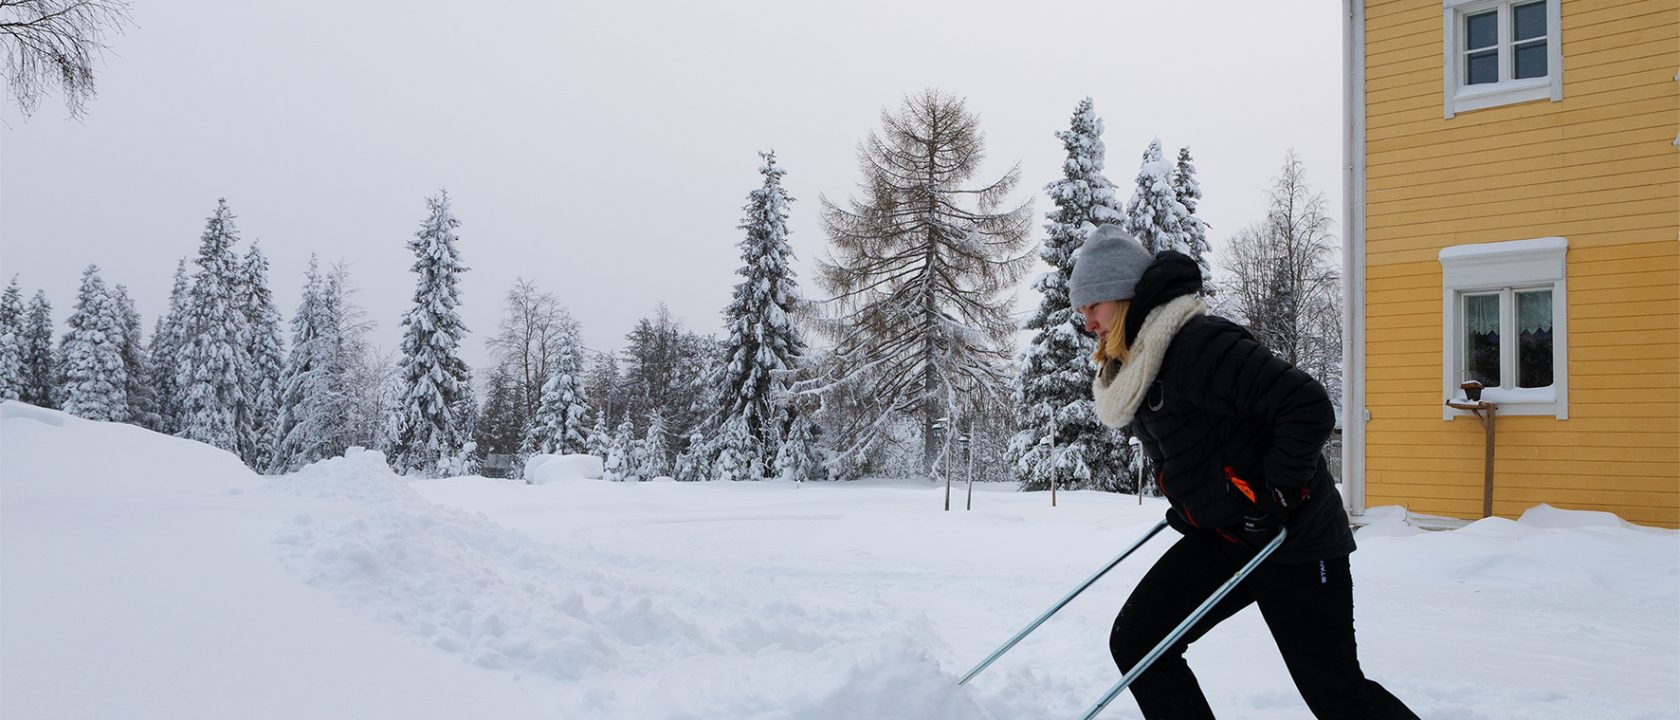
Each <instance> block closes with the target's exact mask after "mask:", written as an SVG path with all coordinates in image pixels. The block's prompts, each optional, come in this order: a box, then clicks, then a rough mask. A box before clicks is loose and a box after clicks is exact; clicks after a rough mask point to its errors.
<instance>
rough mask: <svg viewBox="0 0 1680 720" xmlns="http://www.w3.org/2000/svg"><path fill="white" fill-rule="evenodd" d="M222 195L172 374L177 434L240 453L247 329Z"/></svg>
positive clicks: (233, 232)
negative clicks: (178, 417) (174, 373)
mask: <svg viewBox="0 0 1680 720" xmlns="http://www.w3.org/2000/svg"><path fill="white" fill-rule="evenodd" d="M233 221H234V215H233V212H232V211H231V210H229V209H228V205H227V200H226V199H220V200H217V201H216V211H215V213H213V214H212V215H211V216H210V218H209V220H207V221H206V222H205V227H204V235H203V236H202V237H201V239H200V242H199V247H198V257H197V258H196V259H194V260H193V262H194V264H196V265H198V270H196V271H195V272H194V273H193V278H192V288H191V289H190V290H189V291H188V292H187V301H186V303H185V305H184V306H183V307H182V314H181V337H182V342H181V346H180V348H179V352H180V357H179V359H178V361H177V363H178V366H177V372H176V376H175V382H176V392H178V393H179V400H178V405H177V408H178V410H179V412H180V420H181V425H180V428H179V429H178V430H177V431H176V434H177V435H179V436H181V437H184V438H187V439H189V440H197V441H199V442H202V443H205V444H208V445H212V446H215V447H218V448H221V449H223V450H228V451H232V452H234V453H238V452H240V451H241V450H242V449H244V445H243V444H242V440H243V439H244V438H246V437H249V435H248V424H247V419H246V418H245V417H244V416H243V414H242V410H243V408H244V407H245V381H244V378H245V375H246V373H247V372H248V369H249V365H250V363H249V360H248V358H247V357H246V352H245V348H246V346H247V345H246V342H247V341H246V338H247V334H248V332H249V330H248V327H247V324H246V322H245V313H244V310H243V308H242V306H241V300H240V297H239V293H240V286H241V285H242V284H243V283H242V282H241V277H240V276H241V273H240V268H239V259H238V257H236V256H235V255H234V254H233V245H234V243H236V242H238V241H239V231H238V230H237V229H236V228H235V227H234V224H233Z"/></svg>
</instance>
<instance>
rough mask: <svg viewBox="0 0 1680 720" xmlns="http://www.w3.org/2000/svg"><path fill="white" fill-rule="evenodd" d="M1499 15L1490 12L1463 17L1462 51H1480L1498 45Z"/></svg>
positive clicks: (1496, 12)
mask: <svg viewBox="0 0 1680 720" xmlns="http://www.w3.org/2000/svg"><path fill="white" fill-rule="evenodd" d="M1498 23H1499V13H1498V11H1494V10H1490V11H1488V12H1485V13H1478V14H1476V15H1466V16H1465V17H1464V49H1465V50H1480V49H1482V48H1485V47H1493V46H1495V45H1498V44H1499V24H1498Z"/></svg>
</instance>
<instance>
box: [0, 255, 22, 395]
mask: <svg viewBox="0 0 1680 720" xmlns="http://www.w3.org/2000/svg"><path fill="white" fill-rule="evenodd" d="M22 392H23V291H22V290H21V289H19V288H18V281H17V276H15V275H14V276H12V282H11V284H10V285H7V286H6V291H5V292H4V293H3V294H0V400H16V399H18V397H19V396H20V395H21V394H22Z"/></svg>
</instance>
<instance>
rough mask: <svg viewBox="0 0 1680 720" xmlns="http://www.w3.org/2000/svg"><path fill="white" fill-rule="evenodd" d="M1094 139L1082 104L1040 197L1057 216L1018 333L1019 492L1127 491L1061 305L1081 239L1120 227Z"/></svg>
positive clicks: (1084, 351) (1112, 437) (1079, 330)
mask: <svg viewBox="0 0 1680 720" xmlns="http://www.w3.org/2000/svg"><path fill="white" fill-rule="evenodd" d="M1102 132H1103V123H1102V119H1101V118H1100V117H1098V116H1097V113H1096V110H1095V108H1094V107H1093V104H1092V102H1091V98H1085V99H1083V100H1081V101H1080V102H1079V104H1078V105H1077V106H1076V107H1075V108H1074V111H1073V118H1072V120H1071V122H1070V124H1069V127H1068V129H1066V130H1059V131H1057V132H1056V137H1057V138H1058V139H1060V140H1061V141H1062V147H1063V149H1064V150H1066V152H1067V158H1066V159H1065V160H1063V161H1062V177H1060V178H1058V179H1056V180H1054V181H1052V182H1050V183H1049V184H1048V185H1046V186H1045V187H1044V190H1045V192H1046V193H1048V194H1049V195H1050V200H1051V201H1052V202H1054V203H1055V205H1056V209H1055V210H1052V211H1051V212H1049V213H1047V214H1046V215H1045V218H1046V219H1047V220H1049V222H1048V223H1045V225H1044V230H1045V238H1044V243H1043V245H1041V246H1040V248H1039V253H1038V254H1039V257H1040V258H1042V259H1043V260H1044V262H1045V264H1047V265H1049V266H1050V272H1048V273H1045V274H1044V275H1042V276H1040V277H1039V279H1038V281H1037V282H1035V283H1034V284H1033V288H1034V289H1035V290H1038V292H1039V294H1040V295H1041V296H1042V297H1041V299H1040V300H1039V304H1038V311H1037V312H1036V313H1034V314H1033V316H1032V318H1031V319H1029V320H1028V321H1027V324H1026V327H1027V329H1029V330H1032V331H1033V338H1032V342H1031V344H1030V345H1028V346H1027V349H1026V350H1025V352H1023V353H1022V357H1021V371H1020V374H1019V377H1018V378H1017V381H1016V382H1017V385H1016V399H1017V402H1018V404H1019V406H1020V414H1019V417H1018V419H1017V423H1018V425H1017V430H1016V433H1015V435H1014V436H1013V437H1012V438H1011V439H1010V441H1009V446H1008V448H1009V449H1008V455H1007V457H1008V458H1009V460H1010V462H1011V464H1012V465H1013V467H1014V471H1015V472H1014V475H1015V478H1016V480H1017V481H1018V482H1019V483H1020V485H1021V489H1023V490H1048V489H1050V486H1051V480H1052V477H1054V478H1055V479H1056V481H1057V482H1059V483H1060V484H1061V485H1063V486H1065V487H1069V488H1102V489H1107V490H1117V489H1121V488H1130V487H1133V486H1134V485H1135V483H1134V482H1133V479H1132V475H1131V474H1130V473H1128V472H1126V468H1127V467H1128V464H1127V463H1126V452H1127V447H1128V446H1127V445H1126V444H1125V439H1124V438H1122V437H1119V436H1117V435H1116V434H1115V433H1113V432H1112V431H1110V430H1109V429H1108V428H1107V427H1105V426H1103V425H1102V423H1101V422H1099V421H1098V420H1097V418H1096V414H1095V412H1094V410H1093V409H1092V403H1091V374H1092V372H1093V371H1094V369H1093V368H1092V366H1091V362H1090V355H1091V350H1092V345H1093V341H1092V340H1091V339H1090V338H1088V337H1087V336H1086V335H1085V334H1083V329H1084V320H1083V318H1081V317H1080V316H1079V314H1078V313H1077V312H1075V309H1074V308H1072V307H1069V305H1068V303H1069V300H1068V280H1069V278H1071V277H1072V275H1073V266H1074V262H1075V261H1076V259H1077V258H1078V253H1079V249H1080V248H1081V247H1083V246H1084V244H1085V239H1086V238H1087V237H1089V235H1090V233H1091V231H1092V230H1094V229H1096V226H1098V225H1101V224H1103V223H1118V222H1120V221H1121V220H1122V217H1123V214H1122V211H1121V209H1120V206H1119V200H1118V198H1116V197H1115V193H1114V184H1113V183H1111V182H1109V180H1108V178H1107V177H1106V176H1104V175H1103V165H1104V162H1105V159H1104V156H1105V154H1106V151H1105V149H1104V146H1103V141H1102ZM1046 439H1049V440H1051V442H1050V443H1045V442H1044V441H1045V440H1046ZM1052 448H1053V450H1052Z"/></svg>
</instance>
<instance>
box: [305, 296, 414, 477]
mask: <svg viewBox="0 0 1680 720" xmlns="http://www.w3.org/2000/svg"><path fill="white" fill-rule="evenodd" d="M322 287H323V295H324V296H326V297H327V298H328V302H329V305H330V307H331V309H332V311H331V317H332V318H333V319H334V324H333V326H332V329H333V332H334V335H335V338H334V340H333V343H332V347H333V348H334V350H335V352H334V354H333V356H332V373H331V374H332V378H333V380H332V382H333V384H334V385H333V387H334V388H335V391H336V392H337V393H339V395H340V397H341V398H342V399H343V403H342V405H341V410H340V412H338V413H337V414H336V415H335V422H336V423H337V424H338V425H339V426H340V427H341V428H342V430H339V431H336V436H337V437H338V438H340V440H341V445H340V447H339V449H337V450H336V451H335V452H334V454H335V455H336V454H338V453H339V452H342V451H343V448H344V447H348V446H350V445H360V446H362V447H367V448H374V449H378V450H387V449H389V448H390V447H391V439H392V438H394V437H396V427H395V426H396V423H397V420H398V418H399V413H398V412H397V408H398V407H400V405H401V398H402V394H403V383H402V378H401V377H399V371H400V368H399V367H398V365H397V361H396V360H395V359H394V358H393V357H390V356H386V357H375V356H374V355H373V348H372V346H371V345H369V344H368V341H367V334H368V333H369V332H371V331H372V330H373V327H374V323H373V322H372V321H371V320H368V319H367V313H366V312H364V311H363V310H362V309H361V308H360V307H358V306H357V305H356V303H355V301H354V296H355V294H356V288H355V285H354V283H353V282H352V281H351V279H350V270H349V268H347V267H346V266H345V265H344V264H343V263H334V264H333V266H332V268H331V269H330V270H329V271H328V272H327V273H326V274H325V275H324V281H323V283H322Z"/></svg>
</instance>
